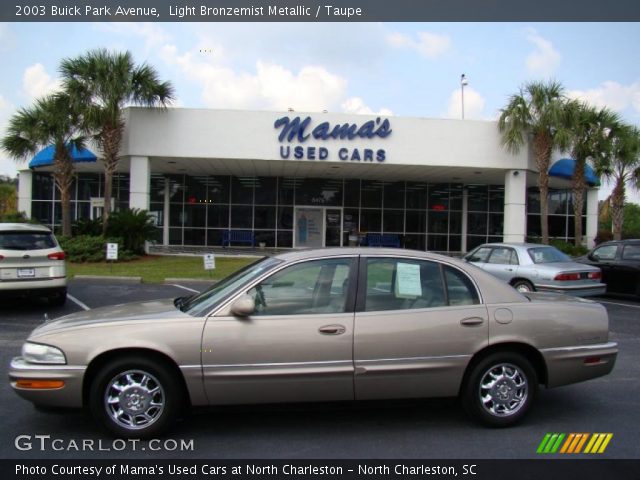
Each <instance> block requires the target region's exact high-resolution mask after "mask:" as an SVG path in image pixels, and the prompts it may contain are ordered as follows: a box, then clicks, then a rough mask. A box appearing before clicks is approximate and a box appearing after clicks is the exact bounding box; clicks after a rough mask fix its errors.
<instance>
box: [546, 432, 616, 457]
mask: <svg viewBox="0 0 640 480" xmlns="http://www.w3.org/2000/svg"><path fill="white" fill-rule="evenodd" d="M565 438H566V440H565ZM612 438H613V433H593V434H591V433H570V434H568V435H566V434H564V433H547V434H546V435H545V436H544V438H543V439H542V442H540V445H538V449H537V450H536V453H541V454H553V453H561V454H579V453H589V454H599V453H604V451H605V450H606V449H607V446H608V445H609V442H611V439H612ZM585 444H586V447H585ZM583 448H584V450H583Z"/></svg>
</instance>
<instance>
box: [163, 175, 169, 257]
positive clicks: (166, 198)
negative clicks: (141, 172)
mask: <svg viewBox="0 0 640 480" xmlns="http://www.w3.org/2000/svg"><path fill="white" fill-rule="evenodd" d="M170 202H171V181H170V180H169V178H168V177H167V178H165V179H164V209H163V215H164V218H163V219H162V243H163V244H164V245H169V219H170V218H171V217H170V216H169V209H170V208H171V203H170Z"/></svg>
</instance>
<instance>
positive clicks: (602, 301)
mask: <svg viewBox="0 0 640 480" xmlns="http://www.w3.org/2000/svg"><path fill="white" fill-rule="evenodd" d="M598 302H599V303H608V304H609V305H619V306H621V307H631V308H640V305H629V304H628V303H616V302H608V301H606V300H598Z"/></svg>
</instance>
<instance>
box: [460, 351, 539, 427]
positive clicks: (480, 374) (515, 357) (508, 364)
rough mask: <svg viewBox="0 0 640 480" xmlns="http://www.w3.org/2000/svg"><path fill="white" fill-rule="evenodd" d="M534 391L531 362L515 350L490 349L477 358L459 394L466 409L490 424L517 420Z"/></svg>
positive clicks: (534, 381)
mask: <svg viewBox="0 0 640 480" xmlns="http://www.w3.org/2000/svg"><path fill="white" fill-rule="evenodd" d="M537 392H538V378H537V375H536V372H535V370H534V369H533V367H532V366H531V363H530V362H529V361H528V360H527V359H526V358H524V357H523V356H522V355H519V354H517V353H510V352H504V353H494V354H492V355H489V356H488V357H486V358H484V359H482V360H481V361H480V362H478V363H477V364H476V365H475V366H474V367H473V369H472V370H471V373H470V374H469V376H468V380H467V384H466V386H465V389H464V391H463V394H462V402H463V405H464V407H465V410H466V411H467V413H469V414H470V415H471V416H472V417H473V418H474V419H476V420H478V421H479V422H481V423H483V424H485V425H487V426H490V427H508V426H511V425H514V424H516V423H518V422H519V421H520V420H521V419H522V418H523V417H524V416H525V415H526V414H527V412H528V411H529V409H530V407H531V404H532V402H533V400H534V398H535V396H536V394H537Z"/></svg>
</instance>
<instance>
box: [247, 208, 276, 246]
mask: <svg viewBox="0 0 640 480" xmlns="http://www.w3.org/2000/svg"><path fill="white" fill-rule="evenodd" d="M254 212H255V213H254V215H255V219H254V224H253V228H276V207H265V206H262V205H256V206H255V207H254ZM274 238H275V237H274ZM274 241H275V240H274Z"/></svg>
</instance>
